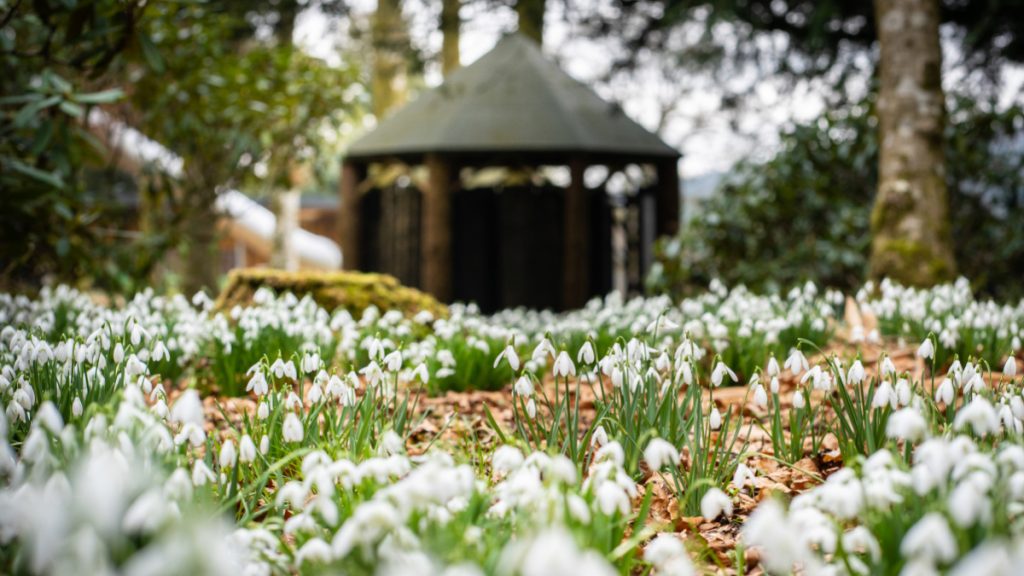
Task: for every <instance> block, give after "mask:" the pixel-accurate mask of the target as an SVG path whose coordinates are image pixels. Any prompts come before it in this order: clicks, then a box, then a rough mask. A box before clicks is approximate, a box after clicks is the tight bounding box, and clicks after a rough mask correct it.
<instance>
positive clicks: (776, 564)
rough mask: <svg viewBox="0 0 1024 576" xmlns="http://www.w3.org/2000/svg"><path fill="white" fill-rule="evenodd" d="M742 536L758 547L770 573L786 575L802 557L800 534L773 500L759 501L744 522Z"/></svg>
mask: <svg viewBox="0 0 1024 576" xmlns="http://www.w3.org/2000/svg"><path fill="white" fill-rule="evenodd" d="M742 534H743V539H744V540H745V541H746V542H747V544H748V545H749V546H751V547H757V548H759V549H760V550H761V562H762V564H763V565H764V567H765V568H766V570H767V571H768V572H769V573H777V574H788V573H790V572H792V571H793V564H795V563H796V562H798V561H799V560H800V558H801V556H802V554H801V550H800V541H801V538H800V535H799V534H797V533H795V530H794V529H793V527H792V525H791V524H790V522H789V519H788V518H787V517H786V511H785V510H784V509H783V508H782V505H781V504H779V503H778V502H777V501H776V500H774V499H768V500H765V501H764V502H762V503H761V504H760V505H759V506H758V507H757V509H755V510H754V513H753V514H751V515H750V518H749V519H748V520H747V521H746V523H744V525H743V530H742Z"/></svg>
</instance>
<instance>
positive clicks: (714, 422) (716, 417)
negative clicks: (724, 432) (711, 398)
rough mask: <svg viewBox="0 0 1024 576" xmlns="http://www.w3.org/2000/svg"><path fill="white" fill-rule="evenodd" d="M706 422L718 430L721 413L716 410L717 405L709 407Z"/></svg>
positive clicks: (720, 422)
mask: <svg viewBox="0 0 1024 576" xmlns="http://www.w3.org/2000/svg"><path fill="white" fill-rule="evenodd" d="M708 424H709V425H710V426H711V429H712V430H718V429H719V428H721V427H722V413H721V412H719V411H718V407H717V406H716V407H714V408H712V409H711V415H710V416H708Z"/></svg>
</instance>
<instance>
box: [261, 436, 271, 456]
mask: <svg viewBox="0 0 1024 576" xmlns="http://www.w3.org/2000/svg"><path fill="white" fill-rule="evenodd" d="M268 452H270V437H269V436H267V435H266V434H264V435H263V438H260V454H263V455H264V456H266V455H267V453H268Z"/></svg>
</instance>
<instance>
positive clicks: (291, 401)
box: [284, 391, 302, 411]
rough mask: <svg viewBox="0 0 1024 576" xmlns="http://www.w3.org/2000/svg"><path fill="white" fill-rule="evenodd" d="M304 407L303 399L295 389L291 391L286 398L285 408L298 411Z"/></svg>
mask: <svg viewBox="0 0 1024 576" xmlns="http://www.w3.org/2000/svg"><path fill="white" fill-rule="evenodd" d="M301 408H302V399H301V398H299V395H298V394H296V393H295V392H294V391H292V392H289V393H288V396H286V397H285V399H284V409H285V410H292V411H297V410H300V409H301Z"/></svg>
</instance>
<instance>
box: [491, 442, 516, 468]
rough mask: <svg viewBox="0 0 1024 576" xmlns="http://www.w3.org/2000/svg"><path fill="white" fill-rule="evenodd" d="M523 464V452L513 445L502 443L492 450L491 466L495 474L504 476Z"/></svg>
mask: <svg viewBox="0 0 1024 576" xmlns="http://www.w3.org/2000/svg"><path fill="white" fill-rule="evenodd" d="M522 465H523V453H522V452H521V451H520V450H519V449H518V448H516V447H515V446H509V445H507V444H506V445H503V446H500V447H499V448H498V449H497V450H495V451H494V456H493V457H491V468H492V469H493V470H494V472H495V474H498V475H501V476H504V475H506V474H508V473H510V472H513V471H515V470H517V469H518V468H519V467H520V466H522Z"/></svg>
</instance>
